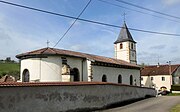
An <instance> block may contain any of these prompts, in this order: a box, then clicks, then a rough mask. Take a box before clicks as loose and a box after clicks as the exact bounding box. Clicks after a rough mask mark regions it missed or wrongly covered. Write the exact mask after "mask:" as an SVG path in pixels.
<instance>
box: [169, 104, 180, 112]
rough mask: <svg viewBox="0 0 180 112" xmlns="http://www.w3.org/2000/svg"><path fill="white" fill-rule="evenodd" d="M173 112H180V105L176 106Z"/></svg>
mask: <svg viewBox="0 0 180 112" xmlns="http://www.w3.org/2000/svg"><path fill="white" fill-rule="evenodd" d="M171 112H180V104H178V105H176V106H174V107H173V108H172V109H171Z"/></svg>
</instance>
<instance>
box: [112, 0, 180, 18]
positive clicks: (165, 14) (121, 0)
mask: <svg viewBox="0 0 180 112" xmlns="http://www.w3.org/2000/svg"><path fill="white" fill-rule="evenodd" d="M115 1H117V2H121V3H124V4H127V5H131V6H134V7H137V8H140V9H143V10H147V11H150V12H154V13H157V14H161V15H164V16H168V17H171V18H176V19H180V17H178V16H174V15H170V14H167V13H163V12H159V11H156V10H152V9H148V8H145V7H142V6H139V5H135V4H132V3H129V2H125V1H123V0H115Z"/></svg>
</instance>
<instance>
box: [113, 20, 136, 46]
mask: <svg viewBox="0 0 180 112" xmlns="http://www.w3.org/2000/svg"><path fill="white" fill-rule="evenodd" d="M125 41H131V42H134V43H136V42H135V41H134V40H133V38H132V36H131V33H130V32H129V30H128V27H127V25H126V23H125V22H124V24H123V27H122V29H121V31H120V34H119V36H118V38H117V40H116V41H115V42H114V44H117V43H120V42H125Z"/></svg>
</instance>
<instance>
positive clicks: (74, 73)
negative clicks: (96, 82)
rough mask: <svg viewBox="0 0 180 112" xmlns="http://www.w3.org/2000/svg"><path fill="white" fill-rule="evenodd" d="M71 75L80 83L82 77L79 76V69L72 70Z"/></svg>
mask: <svg viewBox="0 0 180 112" xmlns="http://www.w3.org/2000/svg"><path fill="white" fill-rule="evenodd" d="M70 75H72V76H73V77H74V80H73V81H75V82H77V81H80V76H79V70H78V69H77V68H73V69H71V70H70Z"/></svg>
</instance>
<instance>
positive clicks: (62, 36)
mask: <svg viewBox="0 0 180 112" xmlns="http://www.w3.org/2000/svg"><path fill="white" fill-rule="evenodd" d="M90 3H91V0H89V2H88V3H87V4H86V6H85V7H84V9H83V10H82V11H81V13H80V14H79V15H78V17H77V18H76V19H75V20H74V22H73V23H72V24H71V26H70V27H69V28H68V29H67V30H66V32H65V33H64V34H63V35H62V37H61V38H60V39H59V40H58V41H57V43H56V44H55V45H54V47H56V46H57V45H58V43H59V42H60V41H61V40H62V39H63V38H64V37H65V36H66V34H67V33H68V32H69V30H70V29H71V28H72V26H73V25H74V24H75V23H76V21H77V20H78V19H79V17H80V16H81V15H82V14H83V12H84V11H85V10H86V8H87V7H88V5H89V4H90Z"/></svg>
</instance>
